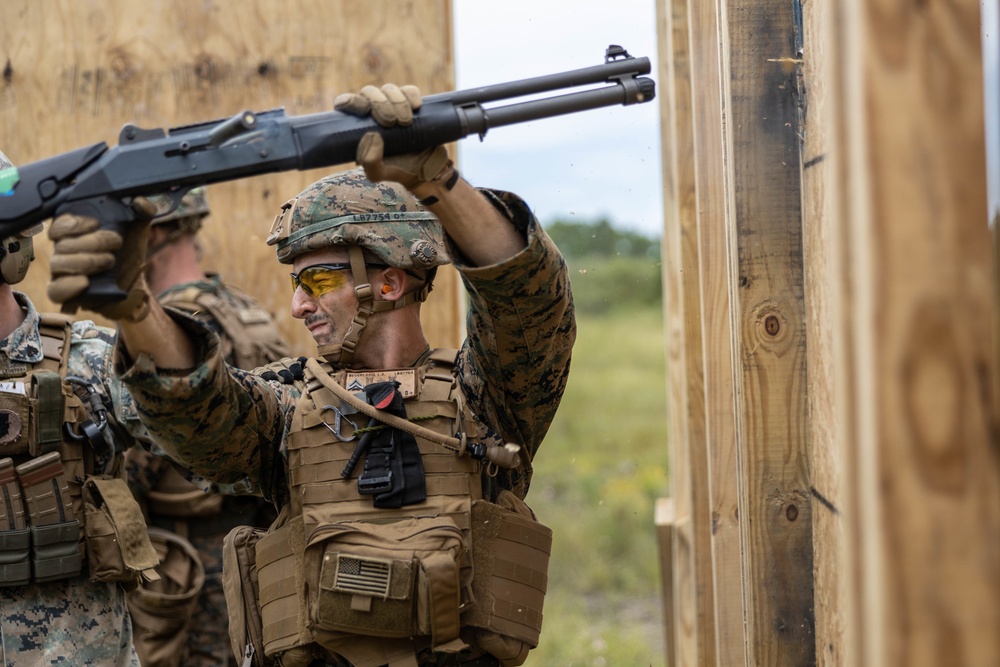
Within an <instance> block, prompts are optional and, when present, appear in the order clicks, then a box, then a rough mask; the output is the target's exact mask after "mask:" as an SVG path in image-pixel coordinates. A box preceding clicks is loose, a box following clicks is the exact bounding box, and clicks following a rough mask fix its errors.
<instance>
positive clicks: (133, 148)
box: [0, 44, 655, 307]
mask: <svg viewBox="0 0 1000 667" xmlns="http://www.w3.org/2000/svg"><path fill="white" fill-rule="evenodd" d="M649 72H650V62H649V59H648V58H636V57H634V56H631V55H629V53H628V51H626V50H625V49H624V48H622V47H621V46H618V45H614V44H612V45H611V46H609V47H608V48H607V50H606V52H605V57H604V64H603V65H596V66H592V67H586V68H583V69H577V70H571V71H568V72H560V73H557V74H549V75H545V76H539V77H533V78H528V79H522V80H518V81H511V82H507V83H500V84H495V85H490V86H482V87H479V88H469V89H466V90H460V91H454V92H450V93H442V94H440V95H430V96H427V97H425V98H424V99H423V105H422V106H421V108H420V110H419V111H417V112H416V113H415V114H414V117H413V124H412V125H409V126H407V127H392V128H384V127H381V126H379V125H378V123H376V122H375V121H374V120H372V119H371V118H358V117H356V116H351V115H349V114H345V113H341V112H339V111H326V112H321V113H315V114H307V115H302V116H286V115H285V113H284V109H280V108H279V109H274V110H270V111H263V112H252V111H241V112H239V113H237V114H236V115H234V116H232V117H229V118H224V119H221V120H214V121H208V122H203V123H197V124H193V125H185V126H181V127H175V128H171V129H169V130H166V131H164V130H163V129H162V128H156V129H142V128H139V127H137V126H136V125H133V124H127V125H125V126H124V127H123V128H122V130H121V133H120V134H119V137H118V145H117V146H114V147H109V146H108V144H107V143H106V142H101V143H97V144H93V145H91V146H85V147H83V148H78V149H76V150H72V151H69V152H67V153H62V154H60V155H56V156H54V157H50V158H46V159H44V160H39V161H37V162H32V163H29V164H26V165H24V166H21V167H10V168H7V169H3V170H0V238H6V237H8V236H12V235H14V234H16V233H18V232H20V231H23V230H25V229H27V228H29V227H31V226H34V225H37V224H38V223H41V222H43V221H45V220H47V219H49V218H52V217H55V216H57V215H60V214H62V213H75V214H77V215H86V216H90V217H93V218H97V219H98V220H100V221H101V225H102V226H103V227H105V228H106V229H111V230H114V231H116V232H118V233H122V231H123V230H124V229H125V227H126V226H127V225H128V224H130V223H131V222H133V221H134V215H133V213H132V210H131V208H130V203H131V200H132V198H134V197H139V196H147V195H153V194H163V193H168V194H170V196H171V197H172V200H173V204H174V206H175V207H176V205H177V204H178V203H179V202H180V200H181V198H182V197H183V196H184V194H185V193H187V192H188V191H189V190H190V189H191V188H194V187H198V186H204V185H209V184H211V183H219V182H223V181H231V180H235V179H238V178H246V177H249V176H257V175H260V174H267V173H273V172H281V171H290V170H293V169H297V170H306V169H314V168H317V167H330V166H334V165H339V164H345V163H350V162H354V159H355V152H356V150H357V145H358V143H359V142H360V141H361V137H362V136H364V134H365V133H367V132H371V131H377V132H380V133H381V134H382V136H383V137H384V139H385V155H386V156H392V155H400V154H404V153H411V152H416V151H420V150H423V149H425V148H431V147H434V146H438V145H440V144H446V143H449V142H452V141H457V140H458V139H462V138H464V137H467V136H469V135H471V134H477V135H479V137H480V138H483V137H485V136H486V133H487V131H488V130H490V129H491V128H495V127H502V126H504V125H512V124H515V123H524V122H528V121H532V120H538V119H541V118H550V117H553V116H560V115H564V114H569V113H574V112H578V111H587V110H590V109H598V108H601V107H607V106H614V105H619V104H621V105H631V104H639V103H643V102H649V101H650V100H652V99H653V98H654V97H655V84H654V82H653V80H652V79H649V78H646V77H642V76H640V75H642V74H649ZM583 86H591V87H590V88H588V89H585V90H576V91H574V92H567V93H564V94H559V95H555V96H549V97H541V98H540V99H528V100H521V101H514V102H509V103H505V104H500V105H497V106H489V107H487V106H485V105H488V104H489V103H491V102H498V101H502V102H508V101H510V100H512V99H515V100H516V99H517V98H523V97H528V96H537V95H540V94H543V93H548V92H551V91H560V90H563V89H567V88H580V87H583ZM115 273H116V269H112V270H111V271H109V272H108V273H106V274H102V275H100V276H92V277H91V281H90V287H89V288H88V290H87V292H86V293H85V294H84V295H82V296H81V297H80V299H79V303H80V305H82V306H84V307H88V306H93V305H99V304H103V303H109V302H113V301H117V300H120V299H122V298H124V296H125V295H124V293H123V292H122V291H121V290H120V289H119V288H118V286H117V285H116V284H115V278H114V277H115Z"/></svg>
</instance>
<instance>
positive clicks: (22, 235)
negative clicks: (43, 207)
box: [0, 151, 43, 285]
mask: <svg viewBox="0 0 1000 667" xmlns="http://www.w3.org/2000/svg"><path fill="white" fill-rule="evenodd" d="M13 166H14V165H13V163H11V161H10V159H9V158H8V157H7V156H6V155H4V154H3V152H2V151H0V169H9V168H11V167H13ZM42 229H43V227H42V225H41V224H38V225H35V226H33V227H29V228H28V229H25V230H24V231H22V232H18V233H17V234H14V235H13V236H8V237H6V238H5V239H3V240H2V241H0V277H2V279H3V280H2V281H3V282H5V283H7V284H8V285H16V284H17V283H19V282H21V281H22V280H24V277H25V276H26V275H28V265H29V264H31V262H32V261H33V260H34V259H35V243H34V241H33V240H32V238H31V237H32V236H34V235H36V234H39V233H41V231H42Z"/></svg>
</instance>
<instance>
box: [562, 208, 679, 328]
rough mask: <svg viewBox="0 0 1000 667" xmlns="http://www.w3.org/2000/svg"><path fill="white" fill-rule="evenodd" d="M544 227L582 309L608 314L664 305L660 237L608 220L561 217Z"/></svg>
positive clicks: (587, 312) (583, 311)
mask: <svg viewBox="0 0 1000 667" xmlns="http://www.w3.org/2000/svg"><path fill="white" fill-rule="evenodd" d="M545 231H547V232H548V234H549V236H551V237H552V240H553V241H555V243H556V245H557V246H559V249H560V250H561V251H562V253H563V256H564V257H565V258H566V262H567V264H568V265H569V268H570V281H571V282H572V285H573V299H574V302H575V304H576V308H577V311H578V312H580V313H583V314H587V315H604V314H612V313H614V312H615V311H618V310H620V309H635V308H660V307H661V306H662V302H663V282H662V278H661V265H662V262H661V258H660V238H659V237H653V236H646V235H644V234H642V233H640V232H635V231H631V230H625V229H618V228H616V227H615V226H614V225H613V224H612V223H611V222H609V221H608V220H606V219H601V220H597V221H591V222H570V221H567V220H560V219H556V220H554V221H552V222H550V223H548V224H546V225H545Z"/></svg>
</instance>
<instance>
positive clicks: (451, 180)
mask: <svg viewBox="0 0 1000 667" xmlns="http://www.w3.org/2000/svg"><path fill="white" fill-rule="evenodd" d="M458 177H459V174H458V169H452V170H451V176H449V177H448V180H447V181H445V182H444V189H445V190H447V191H448V192H451V191H452V189H454V187H455V184H456V183H458ZM417 201H418V202H420V205H421V206H431V205H433V204H436V203H438V198H437V197H435V196H434V195H431V196H430V197H427V198H426V199H418V200H417Z"/></svg>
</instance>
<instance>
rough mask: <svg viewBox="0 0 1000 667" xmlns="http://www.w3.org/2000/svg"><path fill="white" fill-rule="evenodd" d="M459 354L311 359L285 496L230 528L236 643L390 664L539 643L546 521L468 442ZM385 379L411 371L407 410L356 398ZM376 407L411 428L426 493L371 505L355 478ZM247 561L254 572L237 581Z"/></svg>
mask: <svg viewBox="0 0 1000 667" xmlns="http://www.w3.org/2000/svg"><path fill="white" fill-rule="evenodd" d="M456 356H457V352H456V351H455V350H434V351H433V352H432V353H431V354H430V357H429V359H428V361H427V362H426V363H424V364H423V365H421V366H418V367H415V368H408V369H402V370H398V371H380V372H373V373H348V372H347V371H343V370H340V371H334V370H332V369H331V366H330V364H328V363H323V362H321V361H319V360H316V359H312V360H310V361H309V362H307V364H306V370H305V379H304V391H303V393H302V396H301V398H300V399H299V402H298V404H297V405H296V409H295V413H294V416H293V420H292V425H291V429H290V432H289V435H288V438H287V442H288V475H289V484H290V496H291V498H290V502H289V504H288V506H286V507H285V508H284V510H283V511H282V514H281V516H279V518H278V520H277V521H276V522H275V524H274V525H272V526H271V528H270V529H269V531H268V532H267V533H266V534H263V533H262V532H258V533H256V534H248V532H247V531H246V530H243V531H242V532H241V529H240V528H238V529H236V530H234V531H233V532H232V533H230V535H229V536H228V537H227V541H226V548H225V550H224V557H225V569H226V589H227V590H226V594H227V602H228V605H229V608H230V632H231V635H232V639H233V648H234V651H235V653H236V654H237V655H244V656H254V657H253V663H252V664H256V665H270V664H274V662H273V661H274V660H275V659H280V664H281V665H284V666H285V667H292V666H296V665H303V666H304V665H308V664H309V663H310V662H311V661H312V660H313V659H314V658H317V657H322V658H326V659H330V657H331V656H330V654H331V653H333V654H336V655H337V656H340V657H342V658H344V659H346V660H348V661H349V662H350V664H352V665H353V666H354V667H374V666H379V665H384V664H389V665H390V666H391V667H395V666H397V665H399V666H404V665H405V666H411V665H412V666H415V665H417V664H419V658H422V657H423V656H424V655H425V654H427V653H428V652H439V653H444V654H457V653H459V652H460V651H468V653H463V655H470V656H472V657H475V656H477V655H482V654H483V653H487V652H488V653H490V654H492V655H493V656H494V657H496V658H497V659H499V660H500V662H501V664H503V665H504V666H505V667H508V666H514V665H520V664H522V663H523V662H524V660H525V659H526V657H527V653H528V651H529V650H530V649H531V648H533V647H534V646H536V645H537V643H538V637H539V631H540V629H541V622H542V602H543V599H544V596H545V589H546V582H547V571H548V560H549V552H550V548H551V537H552V533H551V531H550V530H549V529H548V528H546V527H545V526H543V525H542V524H540V523H538V522H537V520H536V519H535V517H534V514H533V513H532V512H531V510H530V509H528V507H527V505H525V504H524V502H523V501H522V500H521V499H520V498H518V497H516V496H515V495H514V494H513V493H511V492H509V491H501V492H500V494H499V497H498V498H497V499H496V500H495V502H493V501H491V500H489V499H486V498H484V497H483V478H482V475H483V474H490V472H491V471H490V466H491V465H492V464H490V463H488V461H484V460H483V459H484V457H483V456H479V457H475V456H472V455H471V453H472V452H474V451H479V452H482V449H481V448H480V449H478V450H477V449H476V447H475V445H476V444H479V443H483V442H485V441H486V440H487V438H486V437H484V436H485V429H483V430H482V432H480V428H481V427H480V426H478V424H479V422H478V421H477V420H476V419H475V418H474V417H473V415H472V414H471V413H470V412H469V410H468V408H467V407H466V404H465V399H464V396H463V395H462V391H461V389H460V387H459V383H458V381H457V379H456V377H455V374H454V365H455V359H456ZM363 376H368V377H363ZM386 379H396V380H397V381H400V382H401V386H400V391H401V392H402V393H403V396H404V398H405V410H406V421H403V422H402V424H400V422H399V421H396V422H392V419H391V416H390V417H386V416H384V415H381V414H380V411H378V410H376V409H375V408H374V407H372V406H366V408H367V410H368V412H366V413H364V414H361V412H360V411H359V408H360V407H361V406H359V405H357V404H358V403H363V402H364V398H363V397H364V393H363V392H362V393H360V394H359V393H356V392H358V391H359V389H361V388H362V385H363V384H367V383H368V382H377V381H383V380H386ZM345 383H347V388H346V389H345V387H344V385H345ZM352 394H353V395H354V400H353V401H348V400H347V399H348V398H350V397H351V395H352ZM357 396H360V397H362V398H361V399H360V400H358V399H357ZM373 413H374V414H376V415H379V416H378V417H376V418H372V419H370V417H372V414H373ZM378 422H382V424H388V423H394V424H395V425H396V426H397V427H399V428H402V430H405V431H407V432H409V433H411V434H412V435H414V437H415V440H416V443H417V446H418V448H419V451H420V459H421V461H422V464H423V470H424V481H425V485H426V499H425V500H423V501H422V502H418V503H415V504H410V505H404V506H402V507H399V508H377V507H375V506H374V503H373V500H372V497H371V496H370V495H362V494H360V493H359V479H358V478H359V475H358V472H357V470H360V468H361V467H362V465H360V464H359V465H358V466H357V468H356V471H355V472H353V473H350V474H349V476H348V477H344V476H343V475H344V473H345V472H346V471H345V466H346V464H347V463H348V461H349V459H350V458H351V455H352V453H353V451H354V449H355V446H356V444H357V435H358V433H359V431H364V430H365V429H366V428H369V429H370V428H371V426H372V425H373V424H374V425H376V426H375V427H376V428H379V427H383V426H382V424H378ZM490 443H491V444H493V446H496V445H495V443H493V440H492V439H491V440H490ZM525 464H527V465H530V463H527V462H525ZM248 546H249V547H250V549H249V551H248V550H247V547H248ZM241 567H242V568H243V570H244V575H245V574H246V573H247V572H249V573H250V574H249V578H248V579H246V580H243V586H242V589H243V590H234V589H235V588H237V587H239V586H240V580H242V579H243V576H244V575H241V574H240V573H238V572H237V570H238V569H239V568H241ZM254 573H255V574H256V581H254V579H255V578H254V577H253V574H254ZM251 582H252V584H253V585H252V586H251V585H250V584H251ZM251 588H252V589H253V590H252V591H251V590H250V589H251ZM254 596H256V599H253V598H254ZM317 647H322V649H324V650H325V651H326V653H324V652H323V651H317V650H316V649H317ZM265 656H266V657H265ZM244 664H251V663H249V662H245V663H244ZM448 664H451V663H448Z"/></svg>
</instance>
